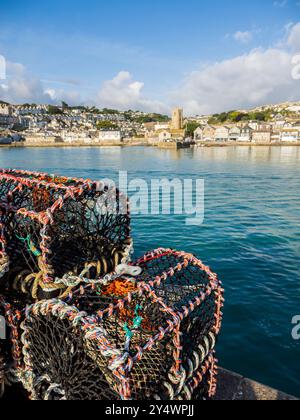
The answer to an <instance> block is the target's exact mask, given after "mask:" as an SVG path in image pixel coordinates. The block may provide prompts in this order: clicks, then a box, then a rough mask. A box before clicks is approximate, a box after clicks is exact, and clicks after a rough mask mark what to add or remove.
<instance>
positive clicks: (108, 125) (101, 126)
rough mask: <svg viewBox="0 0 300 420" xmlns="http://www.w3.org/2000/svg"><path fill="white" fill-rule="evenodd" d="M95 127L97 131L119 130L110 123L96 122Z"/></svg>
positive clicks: (115, 125)
mask: <svg viewBox="0 0 300 420" xmlns="http://www.w3.org/2000/svg"><path fill="white" fill-rule="evenodd" d="M96 125H97V128H98V130H118V129H119V127H118V125H117V124H115V123H113V122H111V121H98V122H97V124H96Z"/></svg>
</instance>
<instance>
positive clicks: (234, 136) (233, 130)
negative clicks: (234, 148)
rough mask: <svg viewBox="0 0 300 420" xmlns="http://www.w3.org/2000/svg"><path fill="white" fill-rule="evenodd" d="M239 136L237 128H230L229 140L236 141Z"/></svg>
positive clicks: (239, 131) (239, 132)
mask: <svg viewBox="0 0 300 420" xmlns="http://www.w3.org/2000/svg"><path fill="white" fill-rule="evenodd" d="M240 136H241V129H240V127H238V126H234V127H231V128H230V130H229V140H230V141H238V139H239V138H240Z"/></svg>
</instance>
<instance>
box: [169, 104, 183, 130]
mask: <svg viewBox="0 0 300 420" xmlns="http://www.w3.org/2000/svg"><path fill="white" fill-rule="evenodd" d="M171 129H172V130H182V129H183V110H182V109H180V108H176V109H174V110H173V112H172V124H171Z"/></svg>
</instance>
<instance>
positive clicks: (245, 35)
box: [233, 31, 253, 44]
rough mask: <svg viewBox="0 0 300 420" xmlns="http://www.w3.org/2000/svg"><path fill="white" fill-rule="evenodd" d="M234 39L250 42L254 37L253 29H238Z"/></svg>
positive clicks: (243, 42) (245, 42)
mask: <svg viewBox="0 0 300 420" xmlns="http://www.w3.org/2000/svg"><path fill="white" fill-rule="evenodd" d="M233 37H234V39H235V40H236V41H238V42H241V43H242V44H248V43H249V42H251V41H252V39H253V33H252V32H251V31H244V32H242V31H237V32H236V33H235V34H234V35H233Z"/></svg>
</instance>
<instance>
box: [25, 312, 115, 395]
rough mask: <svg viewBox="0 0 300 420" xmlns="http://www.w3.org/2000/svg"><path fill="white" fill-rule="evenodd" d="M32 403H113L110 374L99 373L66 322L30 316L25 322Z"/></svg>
mask: <svg viewBox="0 0 300 420" xmlns="http://www.w3.org/2000/svg"><path fill="white" fill-rule="evenodd" d="M25 331H26V340H27V342H28V343H29V348H28V355H29V357H30V364H31V366H32V369H33V377H34V380H33V389H32V396H33V398H34V399H39V400H44V399H50V400H60V399H67V400H114V399H118V394H117V393H116V392H115V391H114V390H113V386H114V380H113V377H112V374H111V372H110V371H109V370H108V369H107V368H106V369H104V368H103V367H102V368H101V369H99V367H98V366H97V364H96V363H95V362H94V361H93V360H92V359H91V358H90V356H89V355H88V351H86V344H85V342H84V340H83V335H82V333H81V332H80V331H79V330H78V329H76V328H75V327H74V326H73V325H72V324H71V323H70V322H69V321H68V320H67V319H59V318H57V317H54V316H53V315H51V314H48V315H47V316H43V315H31V316H30V319H28V320H27V321H26V322H25Z"/></svg>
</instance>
